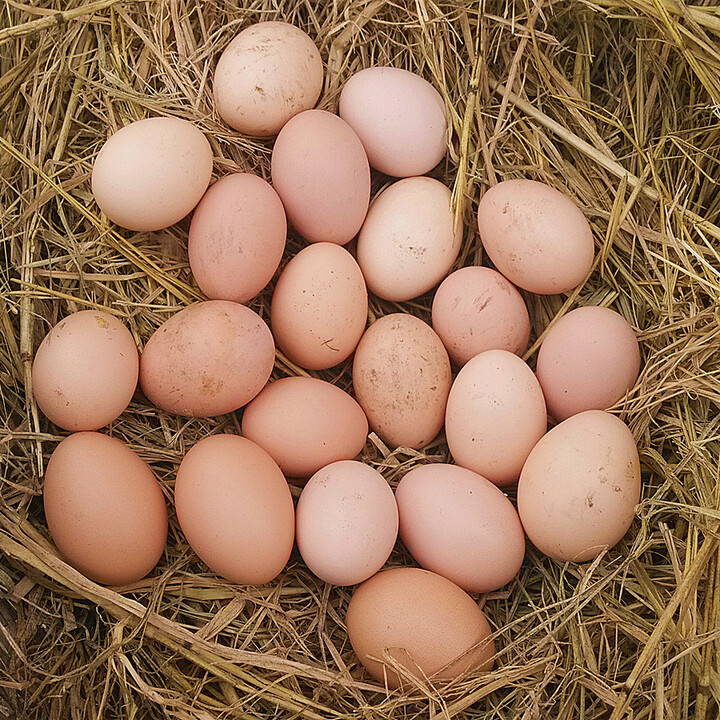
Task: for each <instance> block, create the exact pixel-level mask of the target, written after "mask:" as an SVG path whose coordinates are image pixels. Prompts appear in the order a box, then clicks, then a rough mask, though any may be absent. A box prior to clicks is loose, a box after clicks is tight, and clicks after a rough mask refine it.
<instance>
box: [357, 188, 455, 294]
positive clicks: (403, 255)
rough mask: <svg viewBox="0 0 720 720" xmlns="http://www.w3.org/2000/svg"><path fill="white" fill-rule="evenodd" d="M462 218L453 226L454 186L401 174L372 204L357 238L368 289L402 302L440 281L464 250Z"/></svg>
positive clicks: (360, 260) (359, 261) (359, 262)
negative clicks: (452, 203) (402, 177)
mask: <svg viewBox="0 0 720 720" xmlns="http://www.w3.org/2000/svg"><path fill="white" fill-rule="evenodd" d="M462 233H463V231H462V223H461V224H460V225H459V226H458V228H457V230H456V231H455V232H453V212H452V210H451V209H450V190H449V189H448V188H447V187H445V185H443V184H442V183H441V182H438V181H437V180H433V179H432V178H427V177H413V178H407V179H405V180H399V181H398V182H396V183H394V184H393V185H391V186H390V187H389V188H387V189H386V190H384V191H383V192H382V193H380V195H378V197H377V198H376V199H375V200H374V201H373V204H372V205H371V206H370V211H369V212H368V215H367V218H366V219H365V223H364V224H363V226H362V230H361V231H360V236H359V237H358V244H357V257H358V264H359V265H360V268H361V269H362V272H363V275H364V276H365V281H366V282H367V286H368V289H369V290H370V292H372V293H374V294H375V295H377V296H378V297H381V298H384V299H385V300H393V301H395V302H402V301H404V300H410V299H411V298H416V297H418V296H419V295H422V294H423V293H425V292H427V291H428V290H430V289H431V288H433V287H435V285H437V284H438V283H439V282H440V281H441V280H442V279H443V278H444V277H445V275H447V273H448V272H449V271H450V268H451V267H452V265H453V263H454V262H455V258H457V256H458V253H459V252H460V244H461V242H462Z"/></svg>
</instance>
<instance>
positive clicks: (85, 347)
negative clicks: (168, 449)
mask: <svg viewBox="0 0 720 720" xmlns="http://www.w3.org/2000/svg"><path fill="white" fill-rule="evenodd" d="M138 363H139V360H138V350H137V345H135V340H134V339H133V336H132V335H131V334H130V331H129V330H128V329H127V328H126V327H125V325H124V324H123V323H122V321H120V320H118V318H116V317H115V316H114V315H110V313H107V312H103V311H102V310H81V311H80V312H76V313H73V314H72V315H68V317H66V318H65V319H64V320H61V321H60V322H59V323H58V324H57V325H55V327H53V328H52V329H51V330H50V332H48V334H47V335H46V336H45V338H44V339H43V341H42V342H41V343H40V347H39V348H38V350H37V353H35V359H34V361H33V366H32V383H33V394H34V396H35V401H36V402H37V404H38V407H39V408H40V410H42V412H43V413H44V414H45V415H46V416H47V417H48V418H49V419H50V421H51V422H53V423H55V424H56V425H58V426H59V427H61V428H65V429H66V430H73V431H78V430H98V429H99V428H101V427H103V426H104V425H107V424H108V423H111V422H112V421H113V420H115V419H117V418H118V417H119V416H120V414H121V413H122V412H123V411H124V410H125V408H126V407H127V406H128V405H129V404H130V400H131V399H132V396H133V394H134V392H135V388H136V386H137V381H138Z"/></svg>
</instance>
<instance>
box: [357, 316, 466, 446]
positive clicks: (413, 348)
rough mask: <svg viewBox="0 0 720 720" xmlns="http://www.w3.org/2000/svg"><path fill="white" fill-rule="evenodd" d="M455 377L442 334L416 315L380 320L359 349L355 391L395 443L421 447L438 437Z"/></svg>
mask: <svg viewBox="0 0 720 720" xmlns="http://www.w3.org/2000/svg"><path fill="white" fill-rule="evenodd" d="M451 383H452V375H451V372H450V359H449V358H448V355H447V352H446V351H445V348H444V347H443V344H442V342H441V341H440V338H439V337H438V336H437V335H436V334H435V333H434V332H433V330H432V328H431V327H430V326H429V325H428V324H427V323H424V322H423V321H422V320H420V319H419V318H416V317H414V316H413V315H405V314H404V313H394V314H392V315H386V316H385V317H381V318H380V319H379V320H376V321H375V322H374V323H373V324H372V325H371V326H370V327H369V328H368V330H367V331H366V332H365V335H363V337H362V340H360V344H359V345H358V347H357V350H356V351H355V359H354V361H353V385H354V387H355V397H356V398H357V401H358V402H359V403H360V406H361V407H362V409H363V410H364V411H365V414H366V415H367V418H368V422H369V423H370V427H371V428H372V429H373V430H374V431H375V432H376V433H377V434H378V435H379V436H380V437H381V438H382V439H383V440H384V441H385V442H386V443H389V444H390V445H392V446H398V445H402V446H404V447H408V448H415V449H419V448H422V447H425V446H426V445H427V444H428V443H429V442H430V441H431V440H433V438H435V436H436V435H437V434H438V433H439V432H440V430H441V429H442V426H443V418H444V415H445V405H446V403H447V398H448V392H449V391H450V385H451Z"/></svg>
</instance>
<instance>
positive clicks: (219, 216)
mask: <svg viewBox="0 0 720 720" xmlns="http://www.w3.org/2000/svg"><path fill="white" fill-rule="evenodd" d="M286 234H287V223H286V222H285V210H284V209H283V206H282V202H280V198H279V197H278V195H277V193H276V192H275V191H274V190H273V189H272V188H271V187H270V185H268V183H266V182H265V181H264V180H263V179H262V178H259V177H257V176H256V175H250V174H248V173H235V174H233V175H226V176H225V177H224V178H222V179H220V180H218V181H217V182H216V183H215V184H214V185H213V186H212V187H211V188H210V189H209V190H208V191H207V192H206V193H205V195H204V196H203V199H202V200H201V201H200V204H199V205H198V206H197V207H196V208H195V213H194V214H193V219H192V223H190V231H189V233H188V257H189V259H190V268H191V269H192V272H193V276H194V277H195V280H196V282H197V284H198V285H199V286H200V289H201V290H202V291H203V292H204V293H205V295H207V296H208V297H209V298H210V299H212V300H232V301H234V302H239V303H244V302H248V301H249V300H252V298H254V297H255V296H256V295H257V294H258V293H259V292H261V291H262V289H263V288H264V287H265V286H266V285H267V284H268V283H269V282H270V280H271V279H272V276H273V275H274V274H275V271H276V270H277V268H278V265H279V264H280V260H281V259H282V254H283V251H284V250H285V236H286Z"/></svg>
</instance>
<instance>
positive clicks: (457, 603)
mask: <svg viewBox="0 0 720 720" xmlns="http://www.w3.org/2000/svg"><path fill="white" fill-rule="evenodd" d="M346 624H347V632H348V638H349V639H350V643H351V644H352V647H353V650H354V651H355V654H356V655H357V656H358V658H359V660H360V662H361V663H362V664H363V665H364V666H365V669H366V670H367V671H368V672H369V673H370V675H372V677H373V678H375V680H377V681H378V682H380V683H382V684H383V685H387V686H388V687H390V688H398V687H400V686H401V685H405V687H408V686H412V685H414V684H423V685H424V680H425V678H426V677H427V678H429V679H430V680H431V681H437V680H445V679H451V678H455V677H458V676H459V675H462V674H463V673H465V672H468V671H475V672H477V671H487V670H491V669H492V666H493V657H494V655H495V645H494V642H493V640H492V637H491V634H492V631H491V629H490V625H489V623H488V621H487V619H486V618H485V615H484V614H483V612H482V610H481V609H480V608H479V607H478V606H477V604H476V603H475V601H474V600H473V599H472V598H471V597H470V596H469V595H468V594H467V593H466V592H465V591H464V590H462V589H460V588H459V587H458V586H457V585H455V584H454V583H452V582H450V581H449V580H447V579H446V578H444V577H441V576H440V575H436V574H435V573H432V572H429V571H428V570H421V569H419V568H412V567H399V568H392V569H390V570H385V571H383V572H381V573H378V574H377V575H375V576H373V577H371V578H370V579H369V580H367V581H366V582H364V583H363V584H362V585H360V587H359V588H357V590H355V593H354V594H353V596H352V599H351V600H350V603H349V605H348V610H347V617H346ZM373 658H378V659H377V660H375V659H373ZM381 660H384V661H385V662H388V661H389V662H391V663H392V662H393V661H394V662H395V663H397V664H399V665H400V666H401V667H402V668H403V671H402V672H403V675H404V676H406V675H408V674H409V675H411V676H414V677H415V678H417V679H415V680H414V681H413V680H410V679H408V678H407V677H402V679H401V676H400V675H398V673H396V672H395V671H394V670H392V669H391V667H390V666H389V665H386V664H385V663H383V662H381Z"/></svg>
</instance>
